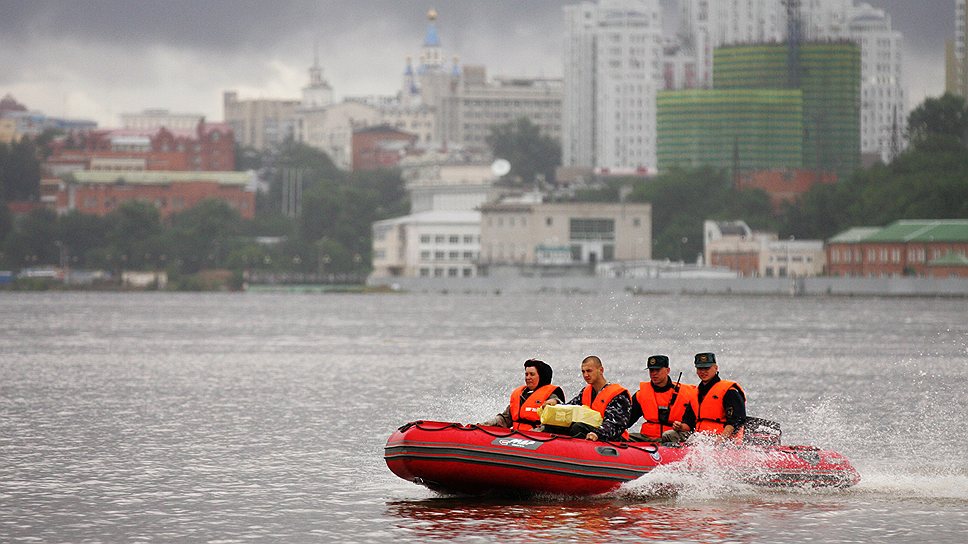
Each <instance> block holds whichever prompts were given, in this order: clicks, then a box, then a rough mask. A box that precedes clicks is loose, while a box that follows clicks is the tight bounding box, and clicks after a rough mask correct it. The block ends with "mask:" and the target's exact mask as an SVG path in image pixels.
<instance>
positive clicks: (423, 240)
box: [420, 234, 430, 244]
mask: <svg viewBox="0 0 968 544" xmlns="http://www.w3.org/2000/svg"><path fill="white" fill-rule="evenodd" d="M420 243H421V244H429V243H430V235H429V234H421V235H420Z"/></svg>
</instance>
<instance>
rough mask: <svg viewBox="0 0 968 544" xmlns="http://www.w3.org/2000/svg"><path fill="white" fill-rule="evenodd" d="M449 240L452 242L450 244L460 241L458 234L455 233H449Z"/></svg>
mask: <svg viewBox="0 0 968 544" xmlns="http://www.w3.org/2000/svg"><path fill="white" fill-rule="evenodd" d="M449 241H450V243H452V244H459V243H460V236H458V235H456V234H451V235H450V240H449Z"/></svg>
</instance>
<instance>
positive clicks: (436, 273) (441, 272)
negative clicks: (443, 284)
mask: <svg viewBox="0 0 968 544" xmlns="http://www.w3.org/2000/svg"><path fill="white" fill-rule="evenodd" d="M434 277H435V278H442V277H444V269H443V268H435V269H434Z"/></svg>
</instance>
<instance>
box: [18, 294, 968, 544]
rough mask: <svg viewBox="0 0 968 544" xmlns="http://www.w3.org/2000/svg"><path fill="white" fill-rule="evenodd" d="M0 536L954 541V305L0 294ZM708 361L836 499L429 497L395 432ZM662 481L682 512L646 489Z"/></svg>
mask: <svg viewBox="0 0 968 544" xmlns="http://www.w3.org/2000/svg"><path fill="white" fill-rule="evenodd" d="M0 323H2V329H0V542H139V541H155V542H171V541H183V542H248V541H274V542H336V541H339V542H387V541H391V540H392V541H395V542H426V541H451V540H454V541H462V542H519V541H523V542H527V541H569V540H582V541H596V542H608V541H648V540H659V541H665V542H760V541H777V542H891V543H900V542H959V543H960V542H965V538H966V537H965V535H966V534H968V454H966V452H965V444H966V443H968V430H966V429H968V426H966V425H965V423H964V419H965V417H966V416H968V393H966V391H965V388H964V384H965V374H966V371H968V303H966V301H965V300H964V299H947V300H945V299H929V298H914V299H887V298H883V299H882V298H785V297H749V298H744V297H735V296H734V297H713V296H678V295H669V296H632V295H624V294H623V295H616V296H586V295H535V296H514V297H512V296H507V295H505V296H496V295H480V296H454V295H414V294H385V295H320V294H275V293H248V294H167V293H144V294H103V293H24V294H20V293H0ZM699 351H714V352H716V354H717V357H718V359H719V361H720V370H721V373H722V375H723V376H724V377H726V378H729V379H734V380H737V381H739V382H740V383H742V384H743V386H744V388H745V389H746V391H747V394H748V396H749V403H748V407H749V412H750V413H751V414H753V415H760V416H765V417H770V418H772V419H776V420H778V421H780V422H781V423H782V425H783V428H784V436H783V441H784V443H788V444H797V443H802V444H814V445H817V446H820V447H823V448H825V449H833V450H838V451H840V452H842V453H844V454H846V455H847V456H848V457H849V458H850V459H851V460H852V462H853V463H854V465H855V466H856V467H857V468H858V470H859V471H860V473H861V477H862V481H861V483H860V484H859V485H858V486H856V487H854V488H851V489H848V490H837V491H831V490H793V491H789V490H765V489H759V488H752V487H749V486H746V485H745V484H741V483H739V482H735V481H730V479H729V478H728V477H726V476H722V475H718V476H717V475H716V474H706V475H705V476H703V477H701V478H697V477H695V476H689V475H685V474H677V473H676V472H675V471H674V470H670V471H661V470H660V471H656V472H653V473H652V474H649V475H647V476H645V477H643V478H642V479H640V480H638V481H635V482H631V483H629V484H626V485H625V486H623V487H622V488H621V489H620V490H619V491H618V492H615V493H613V494H610V495H606V496H603V497H596V498H592V499H574V498H560V497H558V498H554V497H551V498H540V499H534V500H508V499H468V498H460V497H446V496H439V495H436V494H434V493H432V492H431V491H429V490H427V489H424V488H422V487H419V486H417V485H414V484H412V483H410V482H407V481H404V480H401V479H399V478H397V477H396V476H394V475H393V474H392V473H391V472H390V471H389V470H388V469H387V467H386V464H385V462H384V461H383V446H384V443H385V441H386V439H387V437H388V436H389V435H390V433H391V432H392V431H393V430H394V429H395V428H396V427H398V426H400V425H401V424H403V423H405V422H407V421H411V420H414V419H439V420H444V421H462V422H473V421H479V420H482V419H484V418H486V417H489V416H490V415H492V414H494V413H496V412H498V411H499V410H501V409H503V408H504V406H505V405H506V404H507V399H508V394H509V392H510V390H511V389H512V388H513V387H516V386H517V385H519V383H520V382H521V381H522V375H523V374H522V373H523V368H522V362H523V361H524V360H525V359H527V358H529V357H540V358H542V359H544V360H545V361H548V362H549V363H551V364H552V366H553V367H554V368H555V372H556V373H555V381H556V382H557V383H558V384H559V385H561V386H563V387H564V389H565V393H566V394H567V395H568V396H571V395H573V394H575V393H576V392H577V391H578V389H579V387H580V386H581V385H583V382H582V381H581V376H580V374H579V370H578V367H579V362H580V360H581V359H582V357H583V356H585V355H588V354H597V355H599V356H600V357H601V358H602V360H603V361H604V363H605V370H606V376H607V377H608V378H609V379H610V380H611V381H614V382H619V383H623V384H625V385H626V386H627V387H629V388H630V389H633V390H634V389H637V385H638V382H639V381H641V380H643V379H647V372H645V371H644V370H643V368H644V360H645V357H646V356H648V355H649V354H651V353H665V354H668V355H669V356H670V357H671V359H672V366H673V376H675V375H677V374H678V372H679V371H680V370H681V371H684V376H683V381H686V382H689V383H695V381H696V379H695V375H694V373H693V370H692V369H691V365H690V362H691V359H692V354H694V353H696V352H699ZM668 483H672V484H675V487H676V488H677V489H678V492H677V493H674V494H669V493H668V492H662V493H660V492H657V490H659V489H667V488H668V486H665V485H660V484H668Z"/></svg>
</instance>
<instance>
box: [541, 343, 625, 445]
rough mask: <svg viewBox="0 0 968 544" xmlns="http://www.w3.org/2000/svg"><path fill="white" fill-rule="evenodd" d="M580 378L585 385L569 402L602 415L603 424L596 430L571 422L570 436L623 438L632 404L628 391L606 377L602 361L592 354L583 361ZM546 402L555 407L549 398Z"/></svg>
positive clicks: (605, 438) (594, 438)
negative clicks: (609, 381) (586, 407)
mask: <svg viewBox="0 0 968 544" xmlns="http://www.w3.org/2000/svg"><path fill="white" fill-rule="evenodd" d="M581 377H582V378H584V380H585V383H587V384H588V385H586V386H585V387H584V389H582V390H581V393H579V394H578V395H577V396H576V397H575V398H573V399H571V400H570V401H568V404H576V405H582V404H583V405H585V406H588V407H589V408H591V409H592V410H595V411H597V412H598V413H599V414H602V426H601V427H599V428H597V429H596V428H594V427H592V426H590V425H587V424H585V423H573V424H572V425H571V435H572V436H575V437H577V438H586V439H588V440H623V439H624V438H625V437H624V436H623V435H624V434H625V428H626V427H628V419H629V410H630V409H631V404H632V401H631V398H630V397H629V392H628V391H626V390H625V388H624V387H622V386H621V385H619V384H617V383H608V381H607V380H605V367H603V366H602V360H601V359H599V358H598V357H596V356H594V355H589V356H588V357H585V359H584V360H582V362H581ZM547 404H550V405H551V406H554V405H555V404H557V402H554V401H550V400H549V401H548V403H547Z"/></svg>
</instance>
